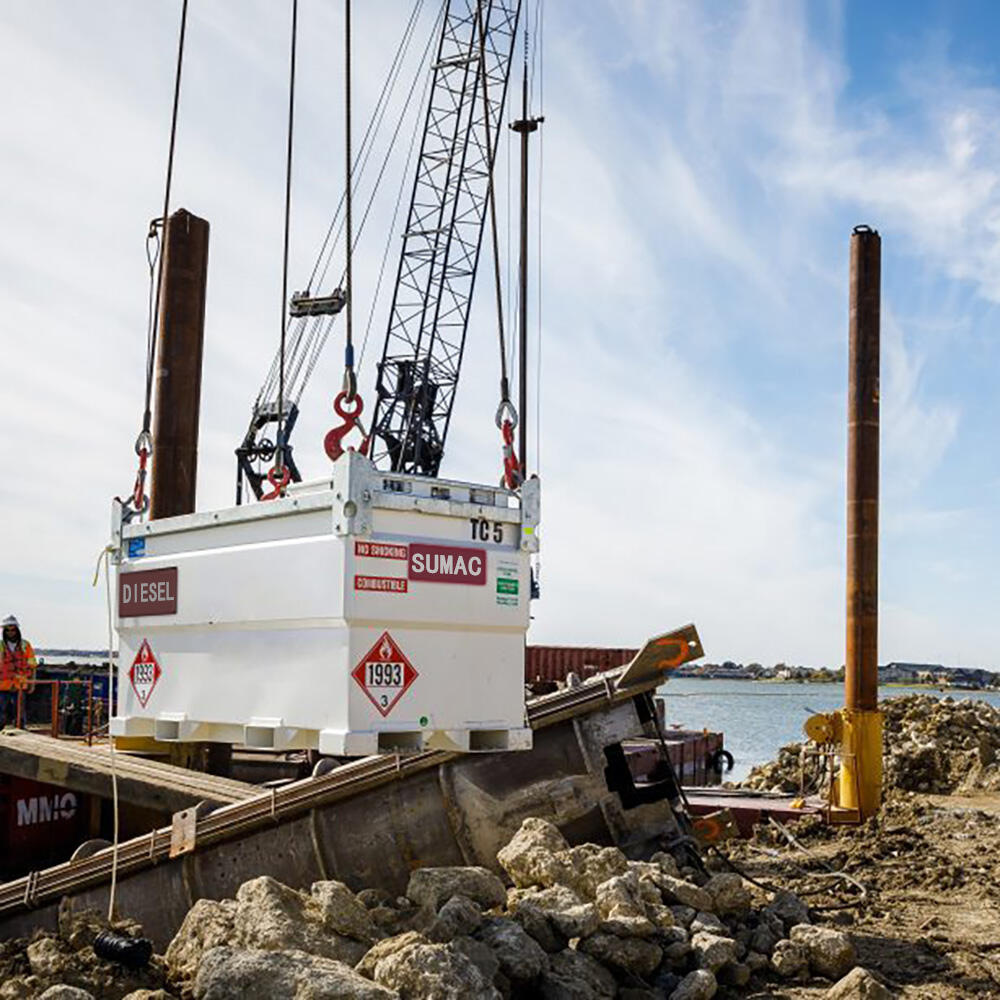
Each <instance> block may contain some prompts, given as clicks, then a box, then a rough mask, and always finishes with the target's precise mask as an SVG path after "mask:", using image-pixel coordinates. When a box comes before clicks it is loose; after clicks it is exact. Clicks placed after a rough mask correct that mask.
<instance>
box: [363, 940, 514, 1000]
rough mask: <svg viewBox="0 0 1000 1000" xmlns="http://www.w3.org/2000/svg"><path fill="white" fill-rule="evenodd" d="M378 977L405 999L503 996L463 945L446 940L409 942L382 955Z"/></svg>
mask: <svg viewBox="0 0 1000 1000" xmlns="http://www.w3.org/2000/svg"><path fill="white" fill-rule="evenodd" d="M375 981H376V982H377V983H380V984H381V985H383V986H387V987H389V988H390V989H392V990H395V991H396V995H398V996H399V997H400V998H401V1000H465V998H466V997H482V998H483V1000H500V992H499V991H498V990H497V989H496V987H494V986H493V985H492V984H491V983H489V982H487V980H486V979H485V977H484V976H483V974H482V972H480V971H479V969H478V967H477V966H476V965H475V964H474V963H473V962H472V961H471V960H470V959H469V958H468V957H467V956H466V955H465V954H463V953H462V952H461V951H460V950H459V949H457V948H453V947H451V946H450V945H446V944H409V945H407V946H406V947H405V948H400V949H399V951H395V952H393V953H392V954H391V955H388V956H386V957H385V958H383V959H381V960H380V961H379V963H378V965H376V967H375Z"/></svg>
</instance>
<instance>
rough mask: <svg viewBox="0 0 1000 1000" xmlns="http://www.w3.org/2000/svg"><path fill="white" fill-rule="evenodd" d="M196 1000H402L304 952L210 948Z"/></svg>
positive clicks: (329, 961)
mask: <svg viewBox="0 0 1000 1000" xmlns="http://www.w3.org/2000/svg"><path fill="white" fill-rule="evenodd" d="M194 996H195V1000H276V998H277V997H281V998H282V1000H399V994H397V993H395V992H394V991H392V990H389V989H386V988H384V987H382V986H379V985H376V984H375V983H373V982H371V980H368V979H365V978H364V976H361V975H359V974H358V973H357V972H355V971H354V970H353V969H352V968H350V966H348V965H345V964H344V963H343V962H338V961H335V960H333V959H329V958H321V957H319V956H317V955H308V954H306V953H305V952H301V951H264V950H260V949H252V950H243V949H237V948H212V949H210V950H209V951H206V952H205V954H204V956H203V957H202V960H201V965H200V966H199V967H198V976H197V978H196V979H195V984H194Z"/></svg>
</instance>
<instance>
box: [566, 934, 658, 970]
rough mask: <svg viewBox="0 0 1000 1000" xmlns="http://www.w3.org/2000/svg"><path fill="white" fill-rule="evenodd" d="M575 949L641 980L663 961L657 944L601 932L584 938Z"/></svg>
mask: <svg viewBox="0 0 1000 1000" xmlns="http://www.w3.org/2000/svg"><path fill="white" fill-rule="evenodd" d="M577 947H578V949H579V950H580V951H582V952H583V953H584V954H585V955H590V956H591V957H593V958H596V959H597V961H598V962H602V963H604V964H605V965H611V966H614V967H615V968H618V969H621V970H622V971H623V972H631V973H632V974H633V975H636V976H641V977H642V978H645V977H646V976H649V975H650V974H652V972H653V971H654V970H655V969H656V967H657V966H658V965H659V964H660V962H662V961H663V949H662V948H661V947H660V946H659V945H658V944H654V943H653V942H652V941H647V940H644V939H643V938H637V937H633V938H628V937H619V936H618V935H617V934H608V933H606V932H603V931H598V932H597V933H596V934H592V935H591V936H590V937H588V938H584V939H583V940H582V941H581V942H580V943H579V945H578V946H577Z"/></svg>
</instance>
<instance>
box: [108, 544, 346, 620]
mask: <svg viewBox="0 0 1000 1000" xmlns="http://www.w3.org/2000/svg"><path fill="white" fill-rule="evenodd" d="M343 553H344V543H343V540H342V539H339V538H333V537H331V536H329V535H327V536H326V537H321V538H315V537H312V538H302V539H292V540H279V541H275V542H258V543H257V544H254V545H244V546H239V547H233V548H223V549H200V550H197V551H192V552H187V553H184V554H181V555H176V556H164V557H159V558H145V559H141V560H134V561H133V562H132V563H131V564H130V568H132V569H136V570H155V569H160V568H163V567H166V566H176V567H177V574H178V579H177V614H176V615H169V616H166V615H164V616H156V617H149V618H123V619H122V620H121V628H122V629H135V628H140V627H142V628H145V629H146V630H148V631H162V630H164V629H174V628H178V627H189V626H208V627H210V628H223V627H233V626H239V627H247V628H264V627H266V626H267V625H268V624H269V623H280V622H286V623H287V622H292V621H295V622H314V623H318V622H326V623H333V622H339V621H340V620H342V618H343V604H342V600H343V585H342V582H341V581H342V579H343V572H344V570H343V565H344V556H343Z"/></svg>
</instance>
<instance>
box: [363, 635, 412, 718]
mask: <svg viewBox="0 0 1000 1000" xmlns="http://www.w3.org/2000/svg"><path fill="white" fill-rule="evenodd" d="M351 676H352V677H353V678H354V679H355V680H356V681H357V682H358V684H359V685H360V686H361V690H362V691H364V693H365V694H366V695H368V697H369V698H370V699H371V703H372V704H373V705H374V706H375V707H376V708H377V709H378V710H379V712H380V713H381V714H382V715H383V716H386V715H388V714H389V713H390V712H391V711H392V709H393V706H394V705H395V704H396V702H397V701H399V699H400V698H402V697H403V695H404V694H405V693H406V690H407V688H408V687H409V686H410V685H411V684H412V683H413V682H414V681H415V680H416V679H417V677H418V674H417V671H416V668H415V667H414V666H413V664H412V663H410V661H409V660H408V659H407V658H406V657H405V656H404V655H403V651H402V650H401V649H400V648H399V646H397V645H396V640H395V639H393V637H392V636H391V635H389V633H388V632H383V633H382V635H381V637H380V638H379V640H378V642H376V643H375V645H374V646H372V648H371V649H370V650H368V652H367V654H366V655H365V656H364V657H363V658H362V660H361V662H360V663H359V664H358V665H357V666H356V667H355V668H354V670H353V671H352V672H351Z"/></svg>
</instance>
